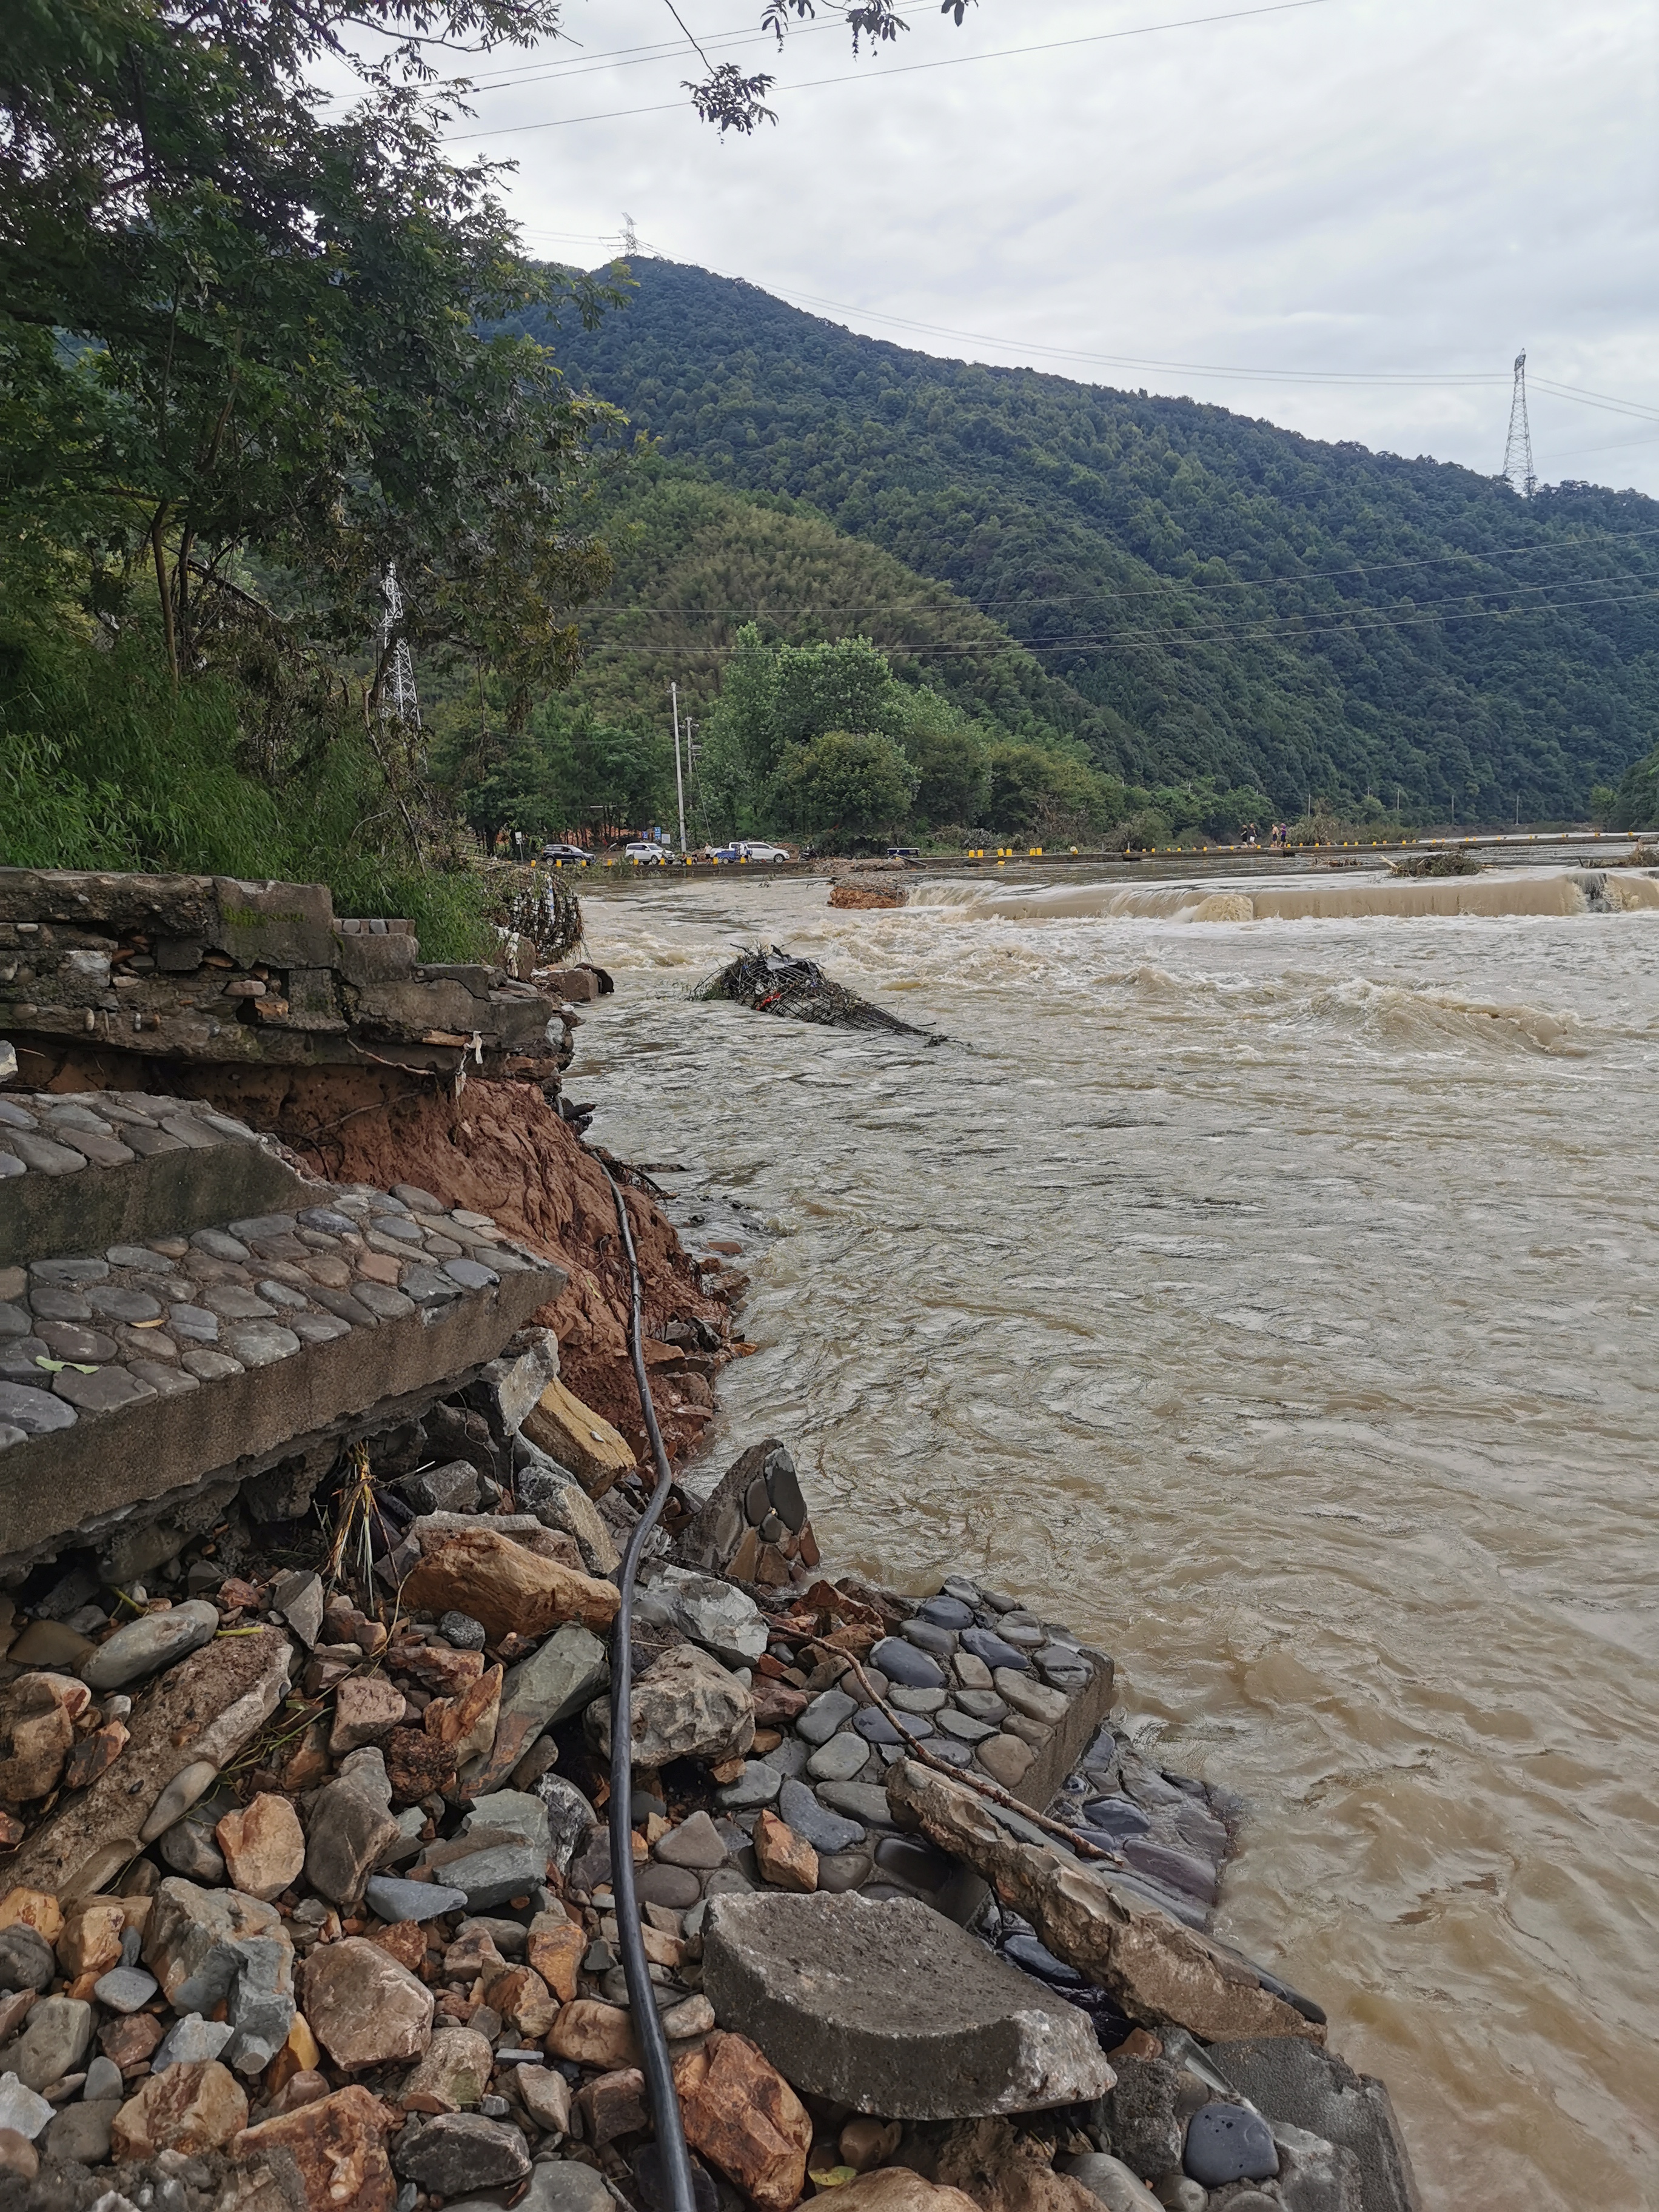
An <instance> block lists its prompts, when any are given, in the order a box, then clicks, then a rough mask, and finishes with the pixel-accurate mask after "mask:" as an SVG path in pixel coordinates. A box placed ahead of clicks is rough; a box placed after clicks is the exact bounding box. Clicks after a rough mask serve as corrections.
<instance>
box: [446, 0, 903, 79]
mask: <svg viewBox="0 0 1659 2212" xmlns="http://www.w3.org/2000/svg"><path fill="white" fill-rule="evenodd" d="M933 11H934V0H920V4H919V5H917V6H914V7H909V8H900V9H896V13H897V14H898V15H932V14H933ZM815 31H839V32H840V33H842V36H843V37H845V36H846V33H847V26H846V24H845V22H844V21H842V18H841V17H840V16H839V15H836V16H832V17H829V18H828V19H826V20H825V21H823V22H817V23H794V24H792V25H791V26H790V28H789V41H790V45H791V46H792V47H793V46H794V45H795V43H796V42H797V41H798V40H801V39H805V38H809V37H810V36H811V34H812V33H813V32H815ZM773 45H775V40H774V38H773V35H772V33H770V32H769V31H767V30H763V29H760V28H757V26H756V25H755V24H754V23H752V22H750V23H745V24H743V25H740V26H737V27H733V28H732V30H729V31H714V32H711V33H709V35H708V37H706V38H704V39H703V40H701V41H698V40H694V39H692V38H691V37H690V35H689V34H688V35H687V36H686V37H684V38H683V39H658V40H653V41H652V42H651V43H650V44H649V45H647V46H612V47H610V48H608V49H602V50H601V51H600V52H597V53H589V52H586V50H585V49H584V50H583V51H582V52H580V54H578V55H573V56H572V57H571V58H570V59H569V60H568V61H565V62H550V61H548V60H547V59H545V58H542V59H539V60H537V61H533V62H523V63H520V64H519V65H518V67H517V68H514V69H510V70H496V71H495V74H494V75H493V76H487V77H481V76H457V77H451V78H449V79H448V80H447V84H448V86H449V88H451V89H453V90H454V91H456V92H459V93H473V92H505V91H511V90H513V89H515V88H517V87H518V86H520V85H527V84H557V83H561V82H563V80H564V79H565V78H567V77H573V76H589V75H591V74H592V72H593V71H594V70H605V69H639V68H641V67H643V66H644V65H645V64H648V63H651V62H665V61H674V60H677V59H678V58H680V57H682V56H684V55H685V54H688V53H693V52H696V53H702V54H704V55H705V56H706V55H707V54H708V53H709V52H716V51H723V50H726V49H730V48H734V47H741V46H773Z"/></svg>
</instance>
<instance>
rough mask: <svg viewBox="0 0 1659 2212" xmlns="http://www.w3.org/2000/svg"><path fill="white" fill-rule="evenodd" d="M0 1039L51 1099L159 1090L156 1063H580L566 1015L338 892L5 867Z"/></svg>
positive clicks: (533, 1073)
mask: <svg viewBox="0 0 1659 2212" xmlns="http://www.w3.org/2000/svg"><path fill="white" fill-rule="evenodd" d="M0 1032H3V1034H4V1035H6V1036H8V1037H9V1038H10V1039H11V1041H12V1042H13V1043H14V1044H15V1048H16V1051H17V1055H18V1060H19V1066H20V1073H21V1079H22V1080H24V1081H25V1082H27V1083H31V1084H33V1085H36V1086H37V1087H39V1088H41V1089H45V1088H47V1087H49V1086H50V1087H52V1088H61V1087H64V1078H65V1077H66V1076H68V1077H69V1078H70V1080H71V1081H73V1080H74V1079H75V1077H76V1073H77V1071H78V1072H79V1073H81V1075H82V1079H83V1081H84V1087H87V1088H100V1089H102V1088H107V1087H111V1086H115V1085H127V1084H130V1085H132V1086H133V1087H136V1088H140V1089H142V1088H144V1087H146V1086H147V1085H149V1087H155V1085H154V1084H153V1079H152V1076H153V1071H152V1070H150V1069H149V1067H147V1063H153V1062H156V1061H160V1062H162V1063H165V1064H167V1066H172V1067H177V1066H180V1065H182V1066H186V1067H188V1068H191V1069H192V1070H194V1071H197V1072H198V1073H199V1074H200V1075H201V1076H202V1077H204V1078H210V1076H211V1074H212V1073H214V1072H216V1071H231V1070H236V1071H242V1072H255V1073H258V1072H265V1073H278V1072H288V1071H296V1070H305V1069H316V1070H332V1071H341V1070H351V1069H356V1070H362V1071H372V1072H374V1073H375V1074H377V1075H378V1076H380V1077H382V1078H384V1077H385V1075H386V1073H388V1072H389V1073H392V1074H394V1075H395V1074H401V1075H403V1076H404V1078H405V1079H406V1078H407V1077H409V1076H410V1075H421V1074H427V1075H434V1074H435V1075H439V1076H442V1077H445V1078H447V1079H449V1080H450V1082H451V1083H452V1084H453V1081H454V1079H456V1078H457V1077H459V1076H460V1075H461V1074H462V1073H463V1071H464V1070H465V1069H466V1068H469V1067H470V1068H472V1069H474V1070H476V1071H477V1072H480V1073H490V1074H495V1075H513V1076H520V1077H524V1078H528V1079H532V1080H534V1081H538V1082H541V1081H545V1080H548V1079H553V1078H555V1077H556V1074H557V1073H558V1069H559V1067H560V1066H561V1065H562V1060H564V1059H568V1048H566V1046H565V1038H564V1033H563V1031H562V1029H561V1025H560V1022H559V1018H558V1008H557V1005H556V1002H553V1001H551V1000H549V999H548V997H547V996H546V995H544V993H542V992H540V991H538V990H537V989H535V988H534V987H532V985H530V984H528V983H525V982H520V981H516V980H515V979H514V978H513V977H511V976H509V975H507V973H506V972H505V970H504V969H498V968H488V967H484V966H482V965H470V964H454V965H445V964H441V963H431V962H424V963H423V962H422V959H421V957H420V945H419V943H418V942H417V940H416V938H415V936H414V935H413V933H412V932H411V931H410V926H409V924H408V923H407V922H400V921H371V922H368V923H366V924H365V923H358V924H356V926H352V927H348V926H347V925H346V924H344V923H343V922H342V921H337V919H336V917H335V915H334V910H333V906H332V902H331V899H330V896H329V893H328V890H327V888H326V886H325V885H324V884H282V883H257V884H247V883H239V882H237V881H235V880H234V879H233V878H229V877H224V876H143V875H102V874H93V873H63V872H50V871H46V870H39V869H30V868H0ZM163 1087H166V1088H167V1089H171V1090H177V1089H179V1088H180V1087H181V1086H180V1085H179V1083H178V1082H177V1081H176V1079H175V1080H174V1081H173V1082H171V1083H169V1084H167V1085H165V1086H163ZM191 1087H192V1088H193V1089H197V1091H198V1095H200V1094H201V1090H202V1086H201V1085H191ZM405 1087H407V1085H406V1084H405ZM207 1095H214V1094H213V1093H212V1091H211V1086H210V1085H208V1086H207Z"/></svg>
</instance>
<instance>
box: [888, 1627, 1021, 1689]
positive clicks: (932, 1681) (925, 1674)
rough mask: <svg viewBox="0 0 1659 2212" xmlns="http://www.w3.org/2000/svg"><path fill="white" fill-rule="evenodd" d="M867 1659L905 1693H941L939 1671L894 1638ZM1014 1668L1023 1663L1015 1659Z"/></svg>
mask: <svg viewBox="0 0 1659 2212" xmlns="http://www.w3.org/2000/svg"><path fill="white" fill-rule="evenodd" d="M986 1633H987V1632H986V1631H984V1630H983V1629H979V1630H975V1629H969V1631H968V1634H969V1636H973V1635H984V1634H986ZM990 1641H991V1642H992V1643H993V1644H997V1643H1000V1638H998V1637H994V1636H993V1637H991V1638H990ZM870 1656H871V1658H872V1660H873V1661H874V1662H875V1664H876V1665H877V1666H878V1667H879V1668H880V1669H881V1671H882V1673H883V1674H885V1675H886V1677H887V1679H888V1680H889V1681H890V1682H902V1683H903V1685H904V1686H905V1687H906V1689H908V1690H942V1689H943V1688H944V1687H945V1674H944V1670H943V1668H940V1667H939V1666H937V1665H936V1664H935V1663H934V1662H933V1660H932V1659H930V1658H929V1657H928V1656H927V1653H926V1652H925V1651H919V1650H917V1649H916V1647H915V1644H904V1643H901V1641H900V1640H899V1638H897V1637H896V1636H889V1637H887V1638H884V1640H883V1641H882V1642H881V1643H879V1644H877V1646H876V1648H875V1650H873V1651H872V1653H871V1654H870ZM1015 1656H1016V1657H1018V1655H1015ZM1018 1664H1019V1665H1021V1666H1022V1667H1023V1666H1024V1664H1025V1662H1024V1659H1023V1658H1019V1659H1018Z"/></svg>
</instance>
